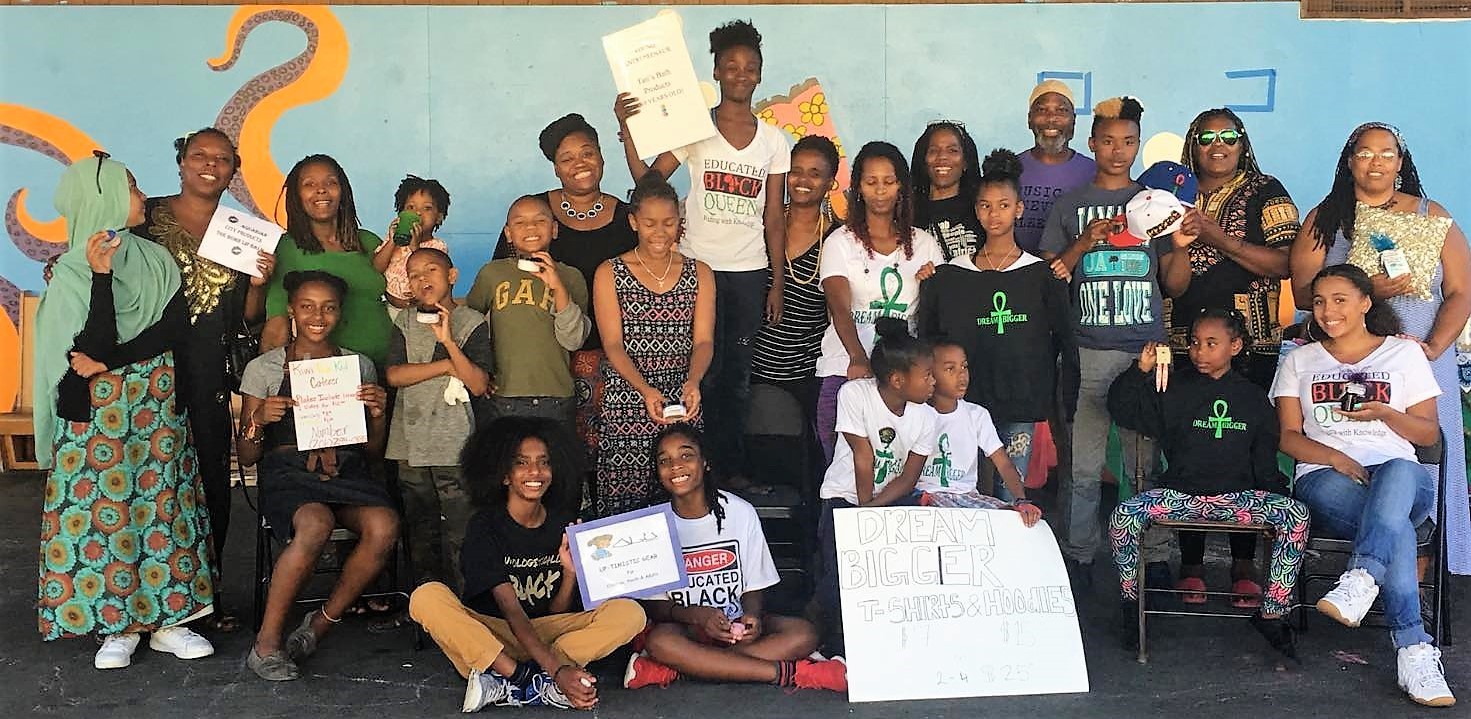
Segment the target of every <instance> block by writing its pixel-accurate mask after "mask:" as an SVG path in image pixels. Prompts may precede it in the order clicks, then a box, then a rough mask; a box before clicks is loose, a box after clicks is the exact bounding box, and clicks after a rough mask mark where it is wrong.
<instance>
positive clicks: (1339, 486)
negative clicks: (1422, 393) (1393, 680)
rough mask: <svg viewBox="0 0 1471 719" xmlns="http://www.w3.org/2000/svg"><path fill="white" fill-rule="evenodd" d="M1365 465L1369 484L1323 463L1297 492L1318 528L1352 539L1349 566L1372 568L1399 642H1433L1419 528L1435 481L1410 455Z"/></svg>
mask: <svg viewBox="0 0 1471 719" xmlns="http://www.w3.org/2000/svg"><path fill="white" fill-rule="evenodd" d="M1365 469H1367V470H1368V471H1369V484H1368V486H1364V485H1361V484H1359V483H1357V482H1355V481H1353V480H1352V479H1349V478H1348V477H1346V476H1344V475H1342V474H1339V473H1338V472H1336V471H1334V470H1332V469H1328V468H1324V469H1319V470H1316V471H1314V472H1311V473H1309V474H1306V475H1303V476H1302V477H1301V478H1300V479H1298V480H1297V486H1296V488H1295V489H1294V494H1296V495H1297V498H1298V499H1299V500H1302V502H1303V503H1304V504H1306V505H1308V511H1309V512H1310V513H1311V514H1312V527H1313V529H1314V530H1315V531H1316V532H1318V533H1319V534H1323V535H1326V536H1330V537H1336V538H1339V539H1350V538H1351V539H1353V541H1354V552H1353V555H1352V556H1351V557H1350V558H1349V561H1348V568H1349V569H1362V570H1364V571H1366V572H1368V573H1369V576H1371V577H1373V578H1374V582H1375V583H1376V584H1378V585H1379V596H1380V598H1382V599H1383V600H1384V614H1385V617H1386V618H1387V619H1388V621H1389V631H1390V635H1391V636H1392V637H1393V639H1394V646H1395V647H1397V648H1404V647H1410V646H1414V645H1416V644H1421V643H1428V642H1430V641H1431V638H1430V635H1429V634H1426V633H1425V627H1424V626H1423V625H1422V624H1421V621H1420V579H1419V575H1418V572H1417V566H1416V564H1417V563H1416V548H1415V527H1418V526H1419V525H1420V523H1421V522H1424V521H1425V520H1426V519H1427V518H1428V517H1429V516H1430V510H1431V509H1432V508H1434V507H1435V482H1434V480H1432V479H1431V477H1430V473H1429V472H1427V471H1426V470H1425V468H1424V467H1422V466H1420V465H1419V464H1416V463H1415V462H1413V461H1411V460H1408V459H1392V460H1390V461H1388V462H1385V463H1384V464H1380V465H1375V466H1373V467H1366V468H1365Z"/></svg>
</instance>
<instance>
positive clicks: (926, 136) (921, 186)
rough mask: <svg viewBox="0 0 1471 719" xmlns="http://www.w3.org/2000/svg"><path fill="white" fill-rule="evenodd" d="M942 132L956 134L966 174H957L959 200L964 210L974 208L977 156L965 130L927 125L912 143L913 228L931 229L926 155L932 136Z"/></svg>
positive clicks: (978, 170)
mask: <svg viewBox="0 0 1471 719" xmlns="http://www.w3.org/2000/svg"><path fill="white" fill-rule="evenodd" d="M945 131H949V132H953V133H955V137H956V139H957V140H959V141H960V153H961V155H963V156H964V158H965V171H964V172H962V173H960V197H961V199H962V200H964V201H965V203H966V206H967V207H969V206H970V205H973V204H975V200H976V192H978V191H979V190H980V189H981V158H980V153H979V151H977V150H976V141H975V140H974V139H972V138H971V136H970V133H969V132H966V131H965V126H964V125H962V124H960V123H958V122H952V121H950V120H939V121H937V122H932V123H930V124H929V125H927V126H926V127H925V129H924V132H923V133H920V136H919V139H918V140H915V141H914V154H912V155H910V160H909V174H910V175H911V176H912V177H913V178H914V198H915V202H914V224H915V225H918V226H919V227H929V226H930V165H929V162H928V161H927V160H926V159H925V155H926V154H928V153H929V150H930V143H931V142H934V139H935V135H936V134H938V133H941V132H945Z"/></svg>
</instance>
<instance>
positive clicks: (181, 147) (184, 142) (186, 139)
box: [174, 127, 240, 174]
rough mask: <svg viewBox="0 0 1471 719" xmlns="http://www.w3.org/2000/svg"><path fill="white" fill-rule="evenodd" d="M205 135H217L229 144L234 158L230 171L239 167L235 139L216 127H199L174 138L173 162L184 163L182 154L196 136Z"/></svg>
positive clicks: (187, 149) (238, 150)
mask: <svg viewBox="0 0 1471 719" xmlns="http://www.w3.org/2000/svg"><path fill="white" fill-rule="evenodd" d="M206 135H208V136H213V137H218V138H220V139H221V140H224V141H225V144H226V145H229V146H230V154H231V156H232V157H233V158H234V164H235V166H234V168H232V169H231V170H230V173H231V174H234V172H235V170H238V169H240V149H239V148H237V147H235V141H234V140H232V139H231V138H230V136H229V135H228V134H226V133H225V131H224V130H221V129H220V128H218V127H201V128H199V129H198V130H195V131H194V132H191V133H189V134H187V135H185V136H183V137H180V138H176V139H175V140H174V164H178V165H182V164H184V155H186V154H188V152H189V146H190V145H193V144H194V140H195V139H196V138H199V137H201V136H206Z"/></svg>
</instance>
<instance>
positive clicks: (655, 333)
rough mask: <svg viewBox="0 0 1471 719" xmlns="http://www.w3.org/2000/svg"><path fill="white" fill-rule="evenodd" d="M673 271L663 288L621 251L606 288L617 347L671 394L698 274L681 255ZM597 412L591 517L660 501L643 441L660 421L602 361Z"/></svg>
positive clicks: (690, 332) (688, 339)
mask: <svg viewBox="0 0 1471 719" xmlns="http://www.w3.org/2000/svg"><path fill="white" fill-rule="evenodd" d="M683 259H684V261H683V264H682V265H681V266H680V269H679V278H678V279H676V280H675V282H674V286H673V287H672V288H670V289H668V290H666V291H664V293H663V294H660V293H657V292H654V291H652V290H650V289H649V288H647V287H644V285H643V283H641V282H639V281H638V279H637V278H635V277H634V276H633V273H632V272H631V271H630V270H629V268H628V265H627V263H625V262H624V261H623V259H622V258H621V257H614V258H613V259H612V260H611V262H612V264H613V288H614V290H615V291H616V292H617V293H618V307H619V310H620V312H621V313H622V317H623V348H624V351H625V352H627V353H628V357H629V359H631V360H633V364H634V366H635V367H637V368H638V371H639V374H641V375H643V378H644V381H645V382H648V383H649V385H651V386H653V387H655V388H657V389H658V390H659V391H661V392H663V393H664V396H665V397H668V398H669V399H670V400H671V401H677V398H678V397H679V390H680V387H681V386H683V385H684V382H685V379H686V378H688V376H689V369H690V352H691V350H692V349H693V348H694V323H695V297H696V295H698V294H699V286H700V280H699V275H698V273H697V272H696V271H695V261H694V260H693V259H690V258H688V257H686V258H683ZM603 372H604V375H605V377H606V385H605V389H604V391H603V407H602V420H601V422H600V426H599V431H598V484H597V501H596V503H595V506H594V507H593V510H594V513H595V514H596V515H597V516H598V517H607V516H609V515H613V514H619V513H621V512H628V511H631V510H635V509H642V508H644V507H647V506H650V505H652V504H654V503H656V502H658V501H661V500H660V498H659V495H660V494H661V493H662V490H661V489H660V486H659V482H658V480H657V479H655V478H654V473H653V472H654V467H653V464H652V463H651V462H650V461H649V449H650V445H651V444H652V442H653V440H654V435H656V434H658V433H659V429H660V426H659V425H657V424H655V423H654V421H653V420H652V419H650V418H649V412H648V410H647V409H645V407H644V398H643V396H642V395H640V394H639V393H638V392H637V391H635V390H634V388H633V385H631V384H629V383H628V380H626V379H624V378H623V376H622V375H620V374H618V372H617V370H614V369H613V367H612V365H611V364H609V363H606V362H605V363H604V365H603Z"/></svg>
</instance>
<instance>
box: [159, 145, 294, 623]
mask: <svg viewBox="0 0 1471 719" xmlns="http://www.w3.org/2000/svg"><path fill="white" fill-rule="evenodd" d="M174 161H175V162H176V163H177V164H178V166H179V192H178V194H176V195H171V196H168V197H150V198H148V203H147V204H146V205H145V206H144V211H143V212H144V221H143V223H142V224H140V225H138V226H137V227H135V228H133V232H134V233H135V234H137V235H138V236H139V237H143V238H145V239H149V240H152V241H154V242H157V243H158V244H159V245H161V246H163V248H164V249H166V250H168V252H169V254H170V255H172V256H173V258H174V262H175V263H177V264H178V265H179V273H180V275H181V276H182V279H183V285H184V297H185V299H186V300H187V301H188V306H189V319H190V322H191V327H190V329H189V331H188V332H185V333H183V334H182V335H181V336H180V338H179V339H180V342H179V345H178V346H177V347H176V348H175V355H176V357H175V359H176V361H177V366H176V371H177V372H178V373H179V380H180V381H179V386H180V387H181V388H182V390H183V393H182V394H181V396H180V399H181V400H182V402H183V405H184V408H185V409H186V410H188V414H189V423H190V426H191V427H192V428H193V430H194V435H193V437H194V448H195V451H197V452H198V454H199V477H200V479H202V480H203V481H204V495H205V499H206V500H208V503H209V523H210V526H211V527H212V528H213V529H214V549H215V564H214V569H215V586H216V587H218V586H221V582H220V581H219V579H220V577H221V573H222V572H223V571H224V570H223V562H222V560H223V558H224V555H225V534H226V533H227V532H228V531H229V529H230V442H231V441H232V436H233V435H234V430H233V428H232V427H231V424H232V420H231V417H230V393H231V392H233V391H235V390H238V389H239V388H240V374H241V373H242V372H244V371H245V362H248V361H249V360H250V359H253V358H254V354H255V353H254V351H253V350H254V349H255V346H254V342H253V340H252V338H251V336H250V331H249V329H248V328H249V327H252V326H255V325H256V324H257V323H259V322H260V321H261V320H263V319H265V310H266V282H268V281H269V280H270V279H271V272H272V271H273V270H274V269H275V266H276V257H275V256H274V255H271V254H268V253H265V252H260V253H258V254H259V257H258V259H257V260H256V269H257V271H258V272H259V276H250V275H246V274H245V273H244V272H239V271H237V270H233V269H231V268H229V267H225V266H224V265H221V264H217V263H215V262H212V261H210V260H207V259H204V258H203V257H200V256H199V244H200V240H201V239H203V238H204V235H205V231H206V230H207V229H208V228H209V224H210V219H211V218H213V217H214V215H215V211H216V210H218V209H219V207H220V198H221V197H223V196H224V194H225V190H227V189H229V186H230V181H231V180H233V179H234V178H235V171H236V170H237V169H239V167H240V155H239V153H238V152H236V150H235V143H233V142H231V141H230V136H229V135H226V134H225V133H224V132H223V131H221V130H219V129H216V128H213V127H206V128H204V129H202V130H199V131H197V132H191V133H189V134H188V135H185V136H183V137H181V138H179V139H177V140H175V141H174ZM242 358H243V361H242ZM208 621H209V625H210V627H211V628H213V629H215V630H217V631H224V632H231V631H234V630H235V629H237V628H238V627H239V622H238V621H236V619H235V617H233V616H231V615H229V614H227V613H225V612H224V611H218V612H215V614H214V615H213V616H211V617H210V618H209V620H208Z"/></svg>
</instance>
